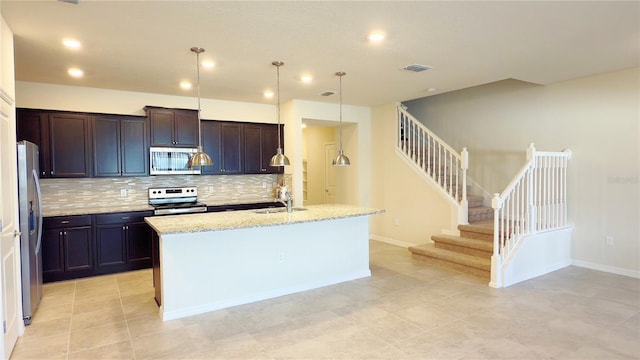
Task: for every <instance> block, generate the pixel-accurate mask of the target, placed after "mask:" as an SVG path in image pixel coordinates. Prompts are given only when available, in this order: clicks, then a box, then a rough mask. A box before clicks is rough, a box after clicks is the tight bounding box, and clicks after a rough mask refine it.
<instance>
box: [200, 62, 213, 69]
mask: <svg viewBox="0 0 640 360" xmlns="http://www.w3.org/2000/svg"><path fill="white" fill-rule="evenodd" d="M202 66H204V67H206V68H209V69H211V68H213V67H215V66H216V63H214V62H213V61H203V62H202Z"/></svg>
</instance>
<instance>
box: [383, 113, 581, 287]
mask: <svg viewBox="0 0 640 360" xmlns="http://www.w3.org/2000/svg"><path fill="white" fill-rule="evenodd" d="M396 129H397V133H396V152H397V153H398V154H399V155H400V156H401V157H402V158H403V159H405V160H406V161H407V162H408V163H409V165H410V167H411V168H413V169H414V170H416V171H417V172H419V173H420V174H421V175H422V176H424V178H425V179H426V180H427V182H428V183H429V184H431V185H432V186H433V187H435V188H437V189H438V190H439V191H440V192H441V193H442V194H443V196H444V197H445V198H446V199H447V200H448V201H449V203H450V204H451V205H452V209H455V211H456V212H457V214H458V215H457V219H455V220H453V222H452V225H451V227H450V229H451V230H448V231H447V230H445V231H447V232H448V234H440V235H433V236H431V240H432V241H433V242H431V243H427V244H423V245H417V246H411V247H409V251H410V252H411V254H412V257H413V258H414V259H415V260H418V261H425V262H429V263H431V264H436V265H439V266H444V267H449V268H453V269H456V270H459V271H463V272H467V273H470V274H474V275H477V276H480V277H483V278H486V279H490V283H489V285H490V286H492V287H505V286H509V285H511V284H514V283H517V282H520V281H523V280H526V279H529V278H532V277H535V276H539V275H542V274H545V273H548V272H550V271H553V270H556V269H559V268H562V267H564V266H568V264H570V255H569V254H570V247H571V232H572V228H573V227H572V226H571V225H570V224H569V223H568V217H567V165H568V160H569V159H570V158H571V151H570V150H564V151H562V152H542V151H537V150H536V149H535V147H534V146H533V144H530V146H529V148H528V149H527V162H526V163H525V164H524V165H523V167H522V168H521V170H520V171H519V172H518V174H516V176H515V177H514V178H513V180H512V181H511V183H510V184H509V185H508V186H507V188H506V189H505V190H504V191H503V192H502V193H501V194H497V193H496V194H493V196H492V198H491V207H488V206H483V203H484V202H485V201H484V200H485V198H484V197H482V196H478V195H470V194H468V193H469V191H470V187H468V186H467V178H466V177H467V175H466V172H467V169H468V167H469V157H468V152H467V150H466V148H464V149H463V150H462V152H461V153H457V152H456V151H455V150H453V149H452V148H451V147H450V146H449V145H447V144H446V143H444V142H443V141H442V140H441V139H440V138H438V137H437V136H436V135H435V134H434V133H432V132H431V131H430V130H429V129H427V128H426V127H424V125H422V124H421V123H420V122H419V121H418V120H416V119H415V118H414V117H413V116H411V114H409V113H408V112H407V111H406V109H404V108H403V107H402V106H401V105H400V104H399V105H398V107H397V128H396ZM480 190H481V191H483V192H484V190H482V189H480ZM485 193H486V192H485ZM453 229H456V230H457V232H455V231H454V230H453ZM452 233H459V235H452Z"/></svg>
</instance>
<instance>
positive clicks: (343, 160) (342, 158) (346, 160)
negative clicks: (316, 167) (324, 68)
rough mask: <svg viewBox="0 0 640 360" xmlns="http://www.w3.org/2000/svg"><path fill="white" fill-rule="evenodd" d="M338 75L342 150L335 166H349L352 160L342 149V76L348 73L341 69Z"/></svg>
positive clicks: (334, 162)
mask: <svg viewBox="0 0 640 360" xmlns="http://www.w3.org/2000/svg"><path fill="white" fill-rule="evenodd" d="M336 75H337V76H339V77H340V150H339V151H338V155H337V156H336V157H335V158H334V159H333V166H347V165H351V161H349V158H348V157H347V155H345V154H344V150H342V77H343V76H345V75H347V73H346V72H344V71H339V72H337V73H336Z"/></svg>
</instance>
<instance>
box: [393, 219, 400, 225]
mask: <svg viewBox="0 0 640 360" xmlns="http://www.w3.org/2000/svg"><path fill="white" fill-rule="evenodd" d="M393 225H395V226H400V219H398V218H396V220H395V221H394V222H393Z"/></svg>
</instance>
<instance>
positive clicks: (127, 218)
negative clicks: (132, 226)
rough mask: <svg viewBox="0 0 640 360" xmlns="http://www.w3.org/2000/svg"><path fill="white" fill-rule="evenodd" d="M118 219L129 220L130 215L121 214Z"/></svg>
mask: <svg viewBox="0 0 640 360" xmlns="http://www.w3.org/2000/svg"><path fill="white" fill-rule="evenodd" d="M120 219H122V220H129V219H131V216H123V217H121V218H120Z"/></svg>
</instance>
